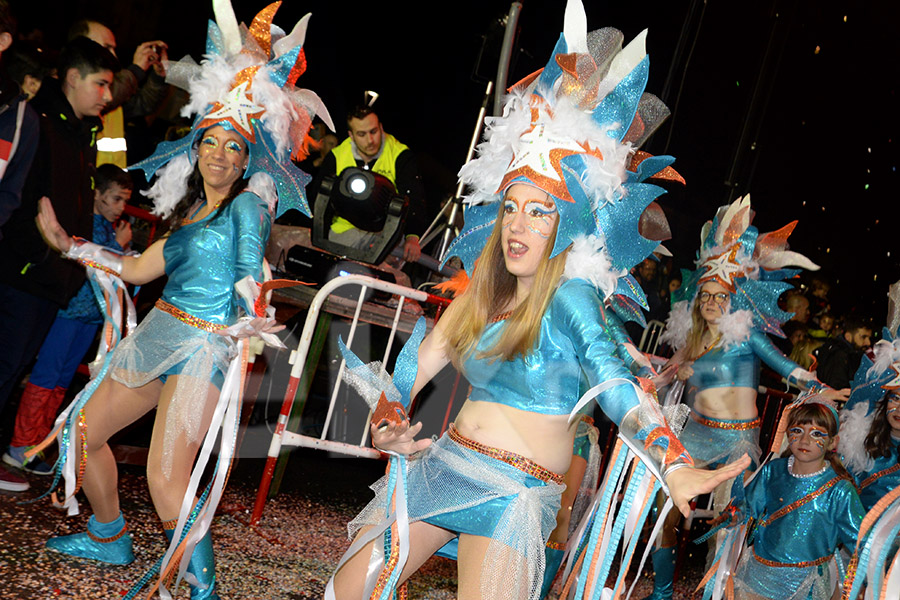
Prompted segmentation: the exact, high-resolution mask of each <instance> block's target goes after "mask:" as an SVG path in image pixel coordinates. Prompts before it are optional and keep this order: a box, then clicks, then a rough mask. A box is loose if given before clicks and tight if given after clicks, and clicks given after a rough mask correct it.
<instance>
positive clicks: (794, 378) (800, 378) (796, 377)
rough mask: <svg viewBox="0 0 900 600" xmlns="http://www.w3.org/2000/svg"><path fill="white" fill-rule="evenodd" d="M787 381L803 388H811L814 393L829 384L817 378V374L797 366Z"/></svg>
mask: <svg viewBox="0 0 900 600" xmlns="http://www.w3.org/2000/svg"><path fill="white" fill-rule="evenodd" d="M787 382H788V383H789V384H791V385H793V386H796V387H798V388H801V389H805V390H809V391H811V392H813V393H814V394H818V393H820V392H821V391H822V390H824V389H825V388H826V387H827V386H826V385H825V384H824V383H822V382H821V381H819V380H818V379H816V376H815V375H813V374H812V373H810V372H809V371H807V370H805V369H801V368H800V367H797V368H796V369H794V370H793V371H791V373H790V375H788V377H787Z"/></svg>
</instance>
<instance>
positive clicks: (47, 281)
mask: <svg viewBox="0 0 900 600" xmlns="http://www.w3.org/2000/svg"><path fill="white" fill-rule="evenodd" d="M58 67H59V69H58V73H59V79H58V80H57V79H51V78H47V79H46V80H45V81H44V82H43V84H42V85H41V88H40V90H39V91H38V93H37V95H36V96H35V97H34V99H33V100H32V101H31V105H32V106H33V107H34V108H35V110H36V111H37V112H38V113H40V115H41V117H40V142H39V143H38V147H37V152H36V154H35V157H34V162H33V163H32V165H31V169H30V170H29V172H28V176H27V177H26V179H25V185H24V188H23V190H22V204H21V206H20V207H19V208H18V210H16V211H15V212H14V213H13V214H12V216H11V217H10V219H9V221H8V222H7V223H6V226H5V227H3V240H2V241H0V256H3V260H2V261H0V347H2V348H3V352H0V409H2V407H3V405H4V404H5V403H6V400H7V399H8V398H9V396H10V394H11V392H12V391H13V389H15V388H16V386H17V385H18V383H19V379H20V378H21V376H22V373H23V371H24V369H25V367H27V366H28V364H29V363H30V362H31V360H32V359H33V358H34V356H35V354H36V353H37V351H38V348H39V347H40V345H41V342H43V340H44V337H45V336H46V334H47V330H48V328H49V327H50V325H51V323H53V320H54V317H55V316H56V312H57V310H58V309H59V308H60V307H63V306H65V305H66V304H67V303H68V301H69V298H71V297H72V296H73V295H74V294H75V292H76V291H77V290H78V288H80V287H81V285H82V283H84V281H85V273H84V269H83V268H82V267H81V266H80V265H78V264H77V263H74V262H72V261H67V260H64V259H63V258H62V257H61V256H60V255H59V254H58V253H57V252H54V251H53V250H51V249H50V248H49V247H48V246H47V245H46V244H45V243H44V241H43V239H41V235H40V233H39V232H38V230H37V226H36V225H35V217H36V215H37V210H38V203H39V201H40V199H41V198H42V197H47V198H49V199H50V202H51V203H52V204H53V208H54V210H55V211H56V216H57V218H58V219H59V222H60V224H61V225H62V226H63V228H64V229H65V230H66V231H67V232H69V233H70V234H72V235H77V236H80V237H83V238H87V239H90V238H91V236H92V232H93V223H94V216H93V212H94V210H93V208H94V191H93V189H92V188H93V182H92V176H93V174H94V165H95V161H96V158H97V148H96V144H95V139H96V135H97V133H98V132H99V131H100V126H101V124H100V113H101V112H102V111H103V109H104V108H106V106H107V104H109V102H110V101H111V100H112V94H111V93H110V86H111V85H112V81H113V74H114V73H115V71H116V69H117V67H118V63H117V62H116V59H115V57H114V56H113V55H112V54H110V53H109V51H107V50H106V49H105V48H103V47H102V46H100V45H98V44H96V43H95V42H92V41H91V40H89V39H87V38H84V37H79V38H76V39H74V40H72V41H71V42H69V43H68V44H67V45H66V47H65V48H63V50H62V51H61V52H60V55H59V65H58ZM27 488H28V482H27V481H25V480H24V479H22V478H21V477H18V476H17V475H15V474H13V473H9V472H8V471H6V470H3V471H0V489H6V490H10V491H22V490H24V489H27Z"/></svg>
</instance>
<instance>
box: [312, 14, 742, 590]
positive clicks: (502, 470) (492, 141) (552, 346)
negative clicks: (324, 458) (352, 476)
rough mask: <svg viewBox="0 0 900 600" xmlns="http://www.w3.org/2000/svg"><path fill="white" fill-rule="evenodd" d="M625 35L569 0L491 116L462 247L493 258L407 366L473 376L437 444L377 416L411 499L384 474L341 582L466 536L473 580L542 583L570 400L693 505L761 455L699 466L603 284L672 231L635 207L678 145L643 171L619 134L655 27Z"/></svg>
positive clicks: (467, 584) (417, 374)
mask: <svg viewBox="0 0 900 600" xmlns="http://www.w3.org/2000/svg"><path fill="white" fill-rule="evenodd" d="M621 39H622V38H621V34H620V33H619V32H617V31H613V30H601V31H598V32H593V33H592V34H590V35H589V34H588V33H587V29H586V20H585V15H584V9H583V7H582V6H581V3H580V2H579V1H571V2H569V4H568V7H567V12H566V20H565V31H564V34H563V36H562V37H561V39H560V41H559V43H558V45H557V47H556V49H555V51H554V52H553V56H552V58H551V60H550V61H549V63H548V64H547V66H546V67H545V68H544V69H543V71H542V72H540V73H538V74H536V75H535V76H533V77H530V78H528V79H527V80H525V81H523V82H522V83H521V84H519V85H517V86H515V87H514V90H513V95H512V97H511V99H510V100H509V102H508V104H507V107H506V110H505V111H504V116H503V117H499V118H494V119H491V120H490V121H489V127H488V133H487V137H488V141H487V142H485V143H484V144H482V145H481V146H480V149H479V154H480V156H479V158H478V159H476V160H474V161H472V162H471V163H469V164H467V165H466V166H465V167H463V169H462V171H461V173H460V175H461V178H462V180H463V181H465V182H466V183H468V184H469V185H470V187H471V189H472V192H471V194H470V196H469V197H468V199H467V200H468V204H467V207H466V229H465V230H464V231H463V232H462V233H461V234H460V235H459V236H458V237H457V239H456V240H455V242H454V246H453V247H452V248H451V249H450V251H449V252H448V254H449V255H456V256H459V257H460V258H461V259H462V260H463V264H464V265H465V266H466V267H467V268H469V269H470V270H471V269H472V266H473V265H474V263H475V259H476V258H478V263H477V266H475V268H474V269H473V270H472V281H471V284H470V285H469V287H468V289H467V290H466V292H465V293H464V294H462V295H461V296H460V297H458V298H457V299H456V300H454V301H453V303H452V304H451V305H450V307H449V308H448V309H447V311H446V313H445V314H444V316H443V318H442V319H441V320H440V321H439V322H438V323H437V325H436V326H435V328H434V330H433V331H432V332H431V334H429V335H428V337H427V338H425V339H424V341H423V342H422V344H421V345H420V346H419V348H418V365H417V369H416V370H415V371H414V375H409V374H404V376H403V377H404V380H406V379H409V378H412V379H414V383H413V384H412V385H410V389H411V396H414V395H415V394H416V393H417V392H418V390H419V389H421V387H422V386H423V385H424V384H425V383H426V382H427V381H428V380H429V379H431V377H433V376H434V375H435V374H436V373H437V372H438V371H440V370H441V369H442V368H443V367H444V366H445V365H447V364H448V363H450V362H452V363H453V364H454V365H456V366H457V367H458V368H459V369H460V370H461V371H462V372H463V373H464V374H465V376H466V378H467V379H468V380H469V382H470V384H471V386H472V391H471V394H470V396H469V398H468V399H467V401H466V403H465V404H464V405H463V407H462V409H461V410H460V412H459V415H458V417H457V419H456V421H455V423H454V424H453V425H452V426H451V427H450V429H449V431H448V432H447V433H446V434H445V435H444V436H443V437H441V438H440V439H439V440H438V441H437V442H435V443H434V444H432V443H431V440H416V439H415V435H416V433H417V432H418V431H419V430H420V428H421V426H420V425H415V426H410V424H409V422H408V420H406V419H405V418H404V417H394V418H392V419H385V420H384V421H383V422H382V419H381V417H378V419H376V420H374V421H375V422H373V427H372V430H373V431H372V435H373V437H372V441H373V444H374V445H375V446H376V447H378V448H380V449H382V450H384V451H388V452H391V453H396V454H398V455H403V456H407V457H409V458H408V461H406V462H407V463H408V469H407V470H405V471H404V472H403V473H401V474H396V473H395V474H393V475H394V477H397V478H400V479H401V480H403V479H404V478H405V481H406V484H407V486H408V489H409V496H408V500H406V502H404V500H405V496H403V495H402V494H400V495H396V494H394V495H392V490H391V489H390V488H389V486H387V485H386V483H379V484H377V485H376V490H377V491H378V494H377V497H376V499H375V500H374V501H373V503H372V504H370V505H369V507H367V509H366V510H364V511H363V513H362V514H361V515H360V516H359V517H357V519H356V520H355V521H354V523H352V524H351V532H355V531H356V530H357V529H359V528H360V527H363V530H362V531H361V532H360V533H359V536H357V541H356V542H354V545H353V546H352V547H351V549H350V551H348V553H347V554H346V555H345V556H344V559H343V560H342V561H341V564H340V565H339V567H338V571H337V573H336V574H335V576H334V578H333V580H332V581H331V582H330V583H329V587H328V590H327V592H326V598H340V599H341V600H343V599H355V598H363V597H365V598H368V597H381V598H387V597H389V596H390V595H391V594H392V592H393V588H394V586H395V585H397V584H398V583H402V582H403V581H404V580H405V579H406V578H408V577H409V576H410V575H411V574H412V573H413V572H414V571H415V570H416V569H418V568H419V566H420V565H421V564H422V563H423V562H424V561H425V560H426V559H427V558H428V557H429V556H431V555H432V554H433V553H435V552H436V551H437V550H439V549H440V548H441V547H442V546H444V545H445V544H447V543H448V542H451V540H454V539H455V538H458V549H459V551H458V557H459V561H458V574H459V576H458V581H459V589H458V597H459V598H461V599H466V600H467V599H474V598H480V599H485V600H495V599H499V598H516V599H519V598H529V599H536V598H537V597H538V595H539V593H540V587H541V579H542V575H543V566H544V565H543V562H544V544H545V542H546V540H547V538H548V536H549V534H550V532H551V530H552V529H553V527H554V525H555V522H556V515H557V512H558V509H559V498H560V494H561V492H562V486H561V485H560V482H561V481H562V473H565V472H566V470H567V469H568V468H569V464H570V462H571V459H572V448H573V441H574V437H575V433H576V428H577V421H576V420H573V418H572V417H575V416H577V412H578V410H579V409H580V408H581V406H582V403H584V402H588V401H590V400H591V399H593V398H595V397H596V399H597V401H598V403H599V404H600V406H601V407H602V408H603V410H604V411H605V412H606V413H607V415H608V416H609V417H610V418H611V419H612V420H613V421H614V422H615V423H616V424H617V425H619V431H620V436H622V437H624V438H627V440H628V442H629V443H630V444H633V447H634V448H635V449H636V450H637V451H638V452H640V453H641V454H642V455H643V456H644V459H645V461H646V462H647V464H649V465H650V468H651V469H653V470H655V472H656V473H658V474H659V477H660V478H662V479H664V481H665V483H666V485H667V486H668V490H670V491H671V494H672V496H673V500H674V501H675V503H676V505H677V506H678V507H679V508H680V509H681V510H686V506H687V505H686V503H685V500H686V499H687V497H688V496H691V495H692V494H694V493H696V491H697V490H700V489H706V490H709V489H712V488H713V487H714V486H715V485H717V484H718V483H719V482H721V481H724V480H725V479H727V478H729V477H732V476H734V475H736V474H737V473H739V472H740V471H742V470H743V469H744V468H746V466H747V465H748V464H749V459H744V460H741V461H738V462H737V463H735V464H732V465H730V466H727V467H723V468H722V469H720V470H718V471H714V472H710V471H703V470H698V469H694V468H691V467H689V465H690V458H689V457H688V456H687V455H686V454H684V453H683V452H682V451H681V448H680V447H679V444H678V441H677V439H676V438H675V436H674V434H672V432H671V430H670V429H668V427H667V426H666V424H665V421H664V419H663V418H662V416H661V414H660V413H659V410H658V407H657V406H656V405H655V401H654V400H653V399H652V398H650V397H649V396H647V395H646V394H644V393H643V391H642V390H641V388H640V387H639V386H638V385H637V384H636V381H635V379H634V378H633V377H632V375H631V374H630V373H629V372H628V370H627V369H626V368H625V366H624V364H623V363H622V361H621V360H620V359H619V358H618V357H617V356H616V351H615V346H614V344H613V341H612V338H611V337H610V334H609V332H608V330H607V329H606V327H605V326H604V324H603V315H602V311H603V308H602V307H603V298H604V297H605V296H610V295H612V294H613V293H615V292H616V290H617V288H618V289H621V288H626V287H629V283H631V285H632V286H633V288H637V286H636V285H634V282H633V281H629V280H628V279H627V277H628V276H627V272H628V269H629V268H630V267H631V266H633V265H635V264H637V263H638V262H640V261H641V260H643V258H645V257H646V256H647V255H648V254H649V253H650V252H652V251H653V250H654V249H655V248H656V246H657V244H658V242H656V241H652V240H647V239H645V238H643V237H641V236H640V234H639V233H638V222H639V220H640V216H641V213H642V212H643V210H644V208H646V206H647V205H649V204H650V202H651V201H652V200H653V199H654V198H655V197H656V196H658V195H659V194H660V193H661V192H662V190H660V189H659V188H657V187H655V186H651V185H649V184H645V183H641V181H642V180H643V179H644V178H646V177H647V176H648V174H649V173H656V172H658V171H660V170H661V169H662V168H664V167H666V166H667V165H668V164H669V162H671V159H670V158H667V157H660V158H647V159H646V160H645V161H644V162H643V163H641V165H640V167H641V168H638V170H637V171H636V172H629V171H627V169H626V166H627V164H628V163H627V159H628V158H629V154H630V151H631V148H630V146H629V145H626V144H622V143H621V140H622V139H623V137H624V135H625V133H626V132H627V131H628V130H629V125H631V126H632V127H642V123H643V117H644V114H645V113H640V116H639V117H637V118H635V111H636V110H637V108H638V106H637V105H638V103H639V101H640V100H641V91H642V89H643V86H644V84H645V82H646V76H647V64H648V63H647V59H646V55H645V52H644V49H643V35H641V36H639V37H638V39H637V40H635V41H634V42H632V43H631V44H629V46H628V47H626V48H624V49H621V50H620V48H621ZM590 50H595V51H601V52H603V54H602V55H600V54H597V55H593V56H592V55H591V53H590ZM598 92H599V93H598ZM644 101H645V103H646V107H647V108H649V107H650V105H651V104H653V103H654V99H652V98H650V97H646V98H644ZM653 105H654V106H657V107H658V101H656V103H655V104H653ZM650 112H652V111H650ZM646 114H649V112H648V113H646ZM633 121H634V122H633ZM561 281H562V282H561ZM560 282H561V283H560ZM620 286H621V287H620ZM598 288H599V289H598ZM601 294H602V295H601ZM635 301H636V302H639V301H640V300H639V299H636V300H635ZM396 377H397V374H396V373H395V378H396ZM584 389H588V390H589V392H588V393H587V394H585V395H584V396H582V391H583V390H584ZM681 467H684V468H681ZM389 480H390V479H389ZM386 508H390V509H391V511H393V510H394V509H395V508H396V510H397V512H398V514H397V524H398V526H399V527H400V531H399V533H398V535H399V536H401V539H402V538H403V537H405V536H408V540H409V543H408V547H404V546H403V545H402V541H401V546H400V548H399V549H398V551H397V553H396V554H394V547H393V546H392V550H391V553H390V555H389V556H388V557H386V558H384V559H382V556H384V555H383V554H382V553H381V552H380V551H379V550H380V545H381V544H380V543H379V540H380V538H379V537H378V536H379V535H380V532H381V530H382V529H381V528H379V527H374V525H375V524H376V523H379V522H381V521H382V519H383V518H384V515H385V514H386V513H385V510H386ZM404 508H405V509H406V510H405V512H407V515H403V514H402V513H403V512H404ZM404 517H407V518H404ZM407 527H408V529H407ZM391 541H392V543H393V541H394V531H393V530H392V539H391ZM373 551H374V552H373ZM382 561H383V562H384V563H385V569H384V570H381V566H382ZM601 583H602V582H601ZM373 592H374V596H373V595H372V594H373Z"/></svg>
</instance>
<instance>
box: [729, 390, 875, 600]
mask: <svg viewBox="0 0 900 600" xmlns="http://www.w3.org/2000/svg"><path fill="white" fill-rule="evenodd" d="M786 433H787V441H788V449H787V451H786V452H785V453H784V454H783V455H782V458H780V459H777V460H772V461H769V462H768V463H766V464H765V465H763V467H762V468H761V469H760V471H759V472H758V473H757V474H756V475H755V476H754V478H753V480H752V481H750V483H748V484H747V486H746V487H745V488H744V490H743V492H744V498H743V500H741V501H738V502H735V503H734V504H733V505H732V506H733V507H734V510H731V511H729V512H728V513H727V514H728V517H729V518H732V520H733V522H734V523H735V524H737V523H743V522H746V520H747V519H751V518H752V519H755V520H756V524H755V529H754V531H753V533H752V534H751V536H752V541H751V542H748V545H751V547H750V548H748V549H747V550H745V551H744V553H743V555H742V557H741V561H740V564H739V566H738V568H737V571H736V574H735V581H734V591H735V596H736V597H738V598H746V599H760V600H762V599H769V600H789V599H790V600H805V599H809V600H828V599H830V598H831V597H832V594H833V593H834V591H835V587H836V586H837V585H839V584H840V583H841V581H842V579H843V572H842V571H843V570H842V569H841V568H840V567H839V566H838V562H837V560H836V558H835V553H836V551H837V549H838V545H840V544H843V546H844V547H845V548H848V549H851V548H854V547H855V546H856V540H857V535H858V533H859V529H860V525H861V523H862V520H863V516H864V514H865V511H864V510H863V507H862V502H861V501H860V499H859V495H858V494H857V493H856V488H855V486H854V484H853V479H852V477H851V476H850V474H849V473H848V472H847V471H846V469H844V466H843V465H842V464H841V460H840V457H839V455H838V454H837V452H836V449H837V444H838V436H837V434H838V415H837V410H836V409H835V408H834V406H833V404H831V403H830V402H829V401H825V400H823V401H817V400H816V399H815V398H812V399H809V400H807V401H805V402H803V403H800V404H798V405H796V406H794V407H793V408H790V414H789V415H788V417H787V431H786Z"/></svg>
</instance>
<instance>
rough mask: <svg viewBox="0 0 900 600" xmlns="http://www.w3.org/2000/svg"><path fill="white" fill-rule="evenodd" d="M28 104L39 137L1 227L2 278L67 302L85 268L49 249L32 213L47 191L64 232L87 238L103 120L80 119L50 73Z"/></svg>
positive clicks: (17, 287)
mask: <svg viewBox="0 0 900 600" xmlns="http://www.w3.org/2000/svg"><path fill="white" fill-rule="evenodd" d="M31 106H32V107H33V108H34V109H35V110H36V111H37V112H38V114H39V115H40V141H39V142H38V148H37V152H36V153H35V157H34V161H33V163H32V165H31V170H30V171H29V172H28V177H27V178H26V180H25V186H24V188H23V190H22V205H21V206H20V207H19V209H18V210H16V211H15V212H14V213H13V214H12V216H11V217H10V219H9V221H8V222H7V223H6V225H4V227H3V240H2V241H0V256H2V257H3V258H2V260H0V281H2V282H3V283H5V284H7V285H10V286H12V287H14V288H16V289H19V290H21V291H23V292H27V293H29V294H33V295H35V296H39V297H41V298H45V299H47V300H50V301H52V302H55V303H57V304H59V305H60V306H65V305H66V304H67V303H68V301H69V298H71V297H72V296H73V295H74V294H75V292H77V291H78V288H79V287H81V284H82V283H84V279H85V273H84V268H82V267H81V266H80V265H78V264H77V263H74V262H72V261H69V260H65V259H63V258H62V257H61V256H59V253H57V252H55V251H53V250H51V249H50V248H49V247H48V246H47V245H46V244H45V243H44V240H43V239H42V238H41V236H40V233H39V232H38V229H37V225H36V224H35V221H34V219H35V216H36V215H37V208H38V201H39V200H40V199H41V197H43V196H47V197H48V198H50V201H51V202H52V203H53V209H54V210H55V211H56V216H57V218H58V219H59V222H60V224H61V225H62V226H63V228H64V229H65V230H66V232H68V233H69V234H70V235H77V236H81V237H84V238H86V239H91V234H92V229H93V212H94V192H93V189H92V188H93V175H94V171H95V163H96V160H97V146H96V143H95V140H96V137H97V134H98V133H99V132H100V129H101V121H100V119H99V118H97V117H86V118H84V119H78V118H77V117H76V116H75V113H74V111H73V110H72V106H71V105H70V104H69V101H68V99H67V98H66V97H65V95H64V94H63V92H62V89H61V87H60V84H59V82H58V81H57V80H56V79H52V78H50V77H47V78H45V79H44V82H43V83H42V84H41V89H40V91H39V92H38V94H37V95H36V96H35V97H34V99H33V100H32V101H31Z"/></svg>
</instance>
